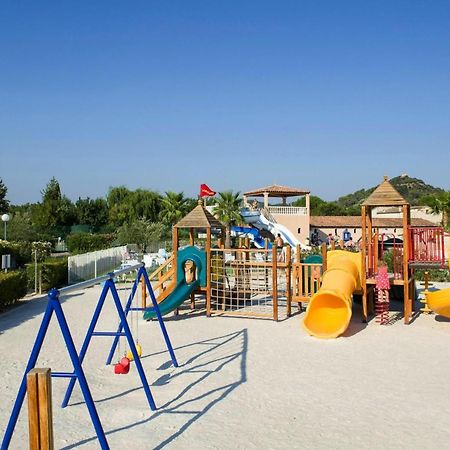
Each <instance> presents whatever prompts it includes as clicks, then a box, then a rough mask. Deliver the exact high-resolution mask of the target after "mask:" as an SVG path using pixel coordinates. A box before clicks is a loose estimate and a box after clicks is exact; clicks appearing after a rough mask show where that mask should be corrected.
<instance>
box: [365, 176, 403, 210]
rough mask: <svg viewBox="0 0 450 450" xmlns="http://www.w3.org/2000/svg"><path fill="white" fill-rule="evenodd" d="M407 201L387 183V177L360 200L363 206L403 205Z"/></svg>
mask: <svg viewBox="0 0 450 450" xmlns="http://www.w3.org/2000/svg"><path fill="white" fill-rule="evenodd" d="M408 204H409V203H408V202H407V201H406V200H405V199H404V198H403V197H402V196H401V195H400V194H399V193H398V191H397V189H395V188H394V186H392V184H391V183H389V180H388V177H386V176H385V177H384V180H383V182H382V183H381V184H380V185H379V186H378V187H377V188H376V189H375V190H374V191H373V192H372V194H370V195H369V197H368V198H366V200H364V201H363V202H362V205H363V206H403V205H408Z"/></svg>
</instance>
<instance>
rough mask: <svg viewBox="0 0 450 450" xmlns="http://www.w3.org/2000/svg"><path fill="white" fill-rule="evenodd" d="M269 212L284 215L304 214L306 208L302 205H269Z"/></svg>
mask: <svg viewBox="0 0 450 450" xmlns="http://www.w3.org/2000/svg"><path fill="white" fill-rule="evenodd" d="M269 212H270V213H271V214H278V215H284V216H306V215H307V214H308V208H306V207H304V206H269Z"/></svg>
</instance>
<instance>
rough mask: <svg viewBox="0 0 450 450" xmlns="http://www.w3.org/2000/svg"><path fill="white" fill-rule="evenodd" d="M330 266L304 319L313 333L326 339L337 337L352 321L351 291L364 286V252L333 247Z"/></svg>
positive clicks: (309, 331)
mask: <svg viewBox="0 0 450 450" xmlns="http://www.w3.org/2000/svg"><path fill="white" fill-rule="evenodd" d="M327 266H328V270H327V271H326V272H325V273H324V274H323V276H322V286H321V287H320V289H319V290H318V291H317V292H316V293H315V294H314V295H313V297H312V298H311V300H310V301H309V304H308V308H307V309H306V315H305V319H304V321H303V326H304V327H305V329H306V331H307V332H308V333H309V334H310V335H311V336H315V337H318V338H324V339H327V338H336V337H338V336H339V335H341V334H342V333H343V332H344V331H345V330H346V329H347V327H348V324H349V323H350V319H351V317H352V294H353V292H354V291H355V290H357V289H361V281H360V276H361V254H360V253H353V252H346V251H344V250H332V251H330V252H328V254H327Z"/></svg>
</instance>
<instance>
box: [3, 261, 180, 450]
mask: <svg viewBox="0 0 450 450" xmlns="http://www.w3.org/2000/svg"><path fill="white" fill-rule="evenodd" d="M137 267H139V270H138V276H137V277H136V281H135V284H134V285H133V291H134V292H135V291H136V288H137V284H138V282H139V280H140V278H141V277H142V276H143V277H144V279H145V281H146V284H147V289H148V291H149V292H150V297H151V298H152V302H153V308H154V309H155V313H156V315H157V317H158V320H159V323H160V326H161V330H162V332H163V335H164V338H165V341H166V344H167V346H168V349H169V352H170V355H171V357H172V361H173V363H174V365H175V366H176V367H177V366H178V364H177V361H176V358H175V354H174V352H173V349H172V345H171V343H170V339H169V336H168V334H167V331H166V328H165V326H164V322H163V321H162V317H161V313H160V311H159V307H158V304H157V302H156V299H155V296H154V293H153V290H152V288H151V284H150V282H149V280H148V276H147V273H146V271H145V269H144V265H143V264H139V265H137V266H135V267H134V268H130V269H126V270H122V271H119V272H115V273H111V274H109V275H107V276H104V277H98V278H95V279H93V280H89V281H87V282H82V283H78V284H77V285H73V286H69V287H67V288H63V289H61V290H60V291H58V290H56V289H52V290H50V291H49V293H48V303H47V307H46V310H45V313H44V317H43V319H42V322H41V325H40V328H39V331H38V335H37V337H36V341H35V343H34V346H33V349H32V351H31V355H30V358H29V360H28V363H27V366H26V369H25V373H24V376H23V378H22V382H21V384H20V387H19V392H18V394H17V398H16V401H15V403H14V406H13V410H12V413H11V417H10V419H9V422H8V425H7V428H6V431H5V435H4V437H3V441H2V444H1V447H0V448H1V450H6V449H7V448H8V447H9V444H10V442H11V438H12V435H13V432H14V428H15V426H16V423H17V419H18V417H19V413H20V410H21V408H22V405H23V401H24V398H25V394H26V389H27V388H26V376H27V374H28V372H29V371H30V370H31V369H33V368H34V367H35V364H36V361H37V358H38V356H39V353H40V351H41V348H42V344H43V342H44V339H45V335H46V333H47V330H48V326H49V324H50V320H51V318H52V315H53V312H55V315H56V318H57V320H58V324H59V327H60V329H61V332H62V335H63V338H64V342H65V344H66V348H67V351H68V353H69V357H70V359H71V361H72V365H73V368H74V370H73V372H52V374H51V375H52V377H57V378H70V383H69V387H68V389H67V392H66V395H65V398H64V401H63V404H62V406H63V407H64V406H66V405H67V403H68V401H69V398H70V395H71V393H72V390H73V387H74V385H75V382H76V381H77V380H78V382H79V383H80V388H81V391H82V393H83V396H84V400H85V402H86V406H87V408H88V411H89V414H90V416H91V420H92V423H93V425H94V428H95V431H96V433H97V438H98V440H99V444H100V446H101V448H102V449H109V445H108V442H107V440H106V437H105V433H104V431H103V427H102V425H101V422H100V418H99V416H98V413H97V410H96V408H95V404H94V401H93V399H92V395H91V392H90V390H89V386H88V383H87V380H86V377H85V375H84V372H83V368H82V362H83V359H84V357H85V355H86V352H87V349H88V346H89V343H90V340H91V338H92V337H93V336H114V338H115V342H116V340H118V339H119V337H120V336H126V338H127V341H128V344H129V347H130V351H131V353H132V355H133V358H134V360H135V363H136V368H137V370H138V373H139V376H140V378H141V381H142V385H143V387H144V391H145V394H146V396H147V400H148V403H149V406H150V409H151V410H155V409H156V405H155V402H154V400H153V396H152V394H151V392H150V387H149V385H148V382H147V379H146V376H145V372H144V369H143V367H142V364H141V361H140V359H139V356H138V353H137V349H136V345H135V343H134V339H133V336H132V334H131V330H130V327H129V325H128V322H127V318H126V313H125V311H126V308H125V311H124V310H123V309H122V305H121V302H120V298H119V294H118V292H117V289H116V286H115V283H114V277H115V276H117V275H118V274H119V273H126V272H128V271H130V270H131V269H135V268H137ZM101 281H105V284H104V287H103V290H102V293H101V295H100V298H99V301H98V303H97V306H96V309H95V312H94V316H93V317H92V320H91V323H90V325H89V328H88V332H87V334H86V338H85V340H84V343H83V346H82V348H81V351H80V354H79V355H78V353H77V351H76V349H75V345H74V342H73V339H72V335H71V334H70V330H69V326H68V324H67V321H66V318H65V316H64V312H63V310H62V307H61V303H60V300H59V296H60V293H67V292H69V291H73V290H77V289H81V288H83V287H88V286H93V285H95V284H97V283H99V282H101ZM108 292H111V294H112V298H113V300H114V304H115V306H116V309H117V314H118V316H119V320H120V325H119V330H118V331H97V332H96V331H95V326H96V324H97V321H98V318H99V316H100V312H101V310H102V307H103V305H104V302H105V299H106V297H107V294H108ZM133 295H134V294H133ZM130 298H131V300H132V297H131V295H130ZM130 298H129V299H128V302H127V305H128V303H129V304H130V305H131V300H130ZM133 309H134V308H130V307H129V308H128V310H133Z"/></svg>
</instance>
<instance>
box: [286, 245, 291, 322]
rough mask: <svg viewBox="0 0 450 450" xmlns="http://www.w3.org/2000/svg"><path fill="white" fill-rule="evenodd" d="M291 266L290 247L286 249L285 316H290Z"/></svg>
mask: <svg viewBox="0 0 450 450" xmlns="http://www.w3.org/2000/svg"><path fill="white" fill-rule="evenodd" d="M291 269H292V264H291V246H290V245H288V246H287V247H286V313H287V316H288V317H290V315H291V307H292V293H291V276H292V270H291Z"/></svg>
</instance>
